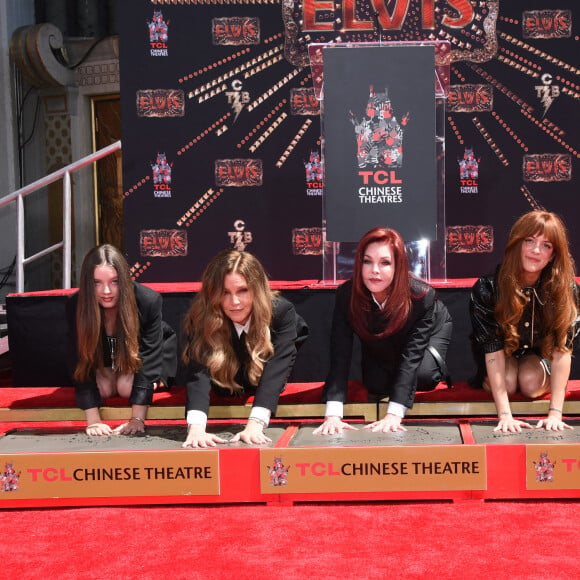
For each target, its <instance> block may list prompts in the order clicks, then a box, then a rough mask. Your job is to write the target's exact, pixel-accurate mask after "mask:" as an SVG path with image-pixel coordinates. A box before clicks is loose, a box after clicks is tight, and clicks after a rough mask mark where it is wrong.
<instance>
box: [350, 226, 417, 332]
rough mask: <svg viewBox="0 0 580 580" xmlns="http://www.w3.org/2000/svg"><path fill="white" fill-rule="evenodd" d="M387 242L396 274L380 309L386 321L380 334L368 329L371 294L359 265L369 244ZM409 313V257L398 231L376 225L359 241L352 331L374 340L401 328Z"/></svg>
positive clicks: (353, 280)
mask: <svg viewBox="0 0 580 580" xmlns="http://www.w3.org/2000/svg"><path fill="white" fill-rule="evenodd" d="M375 242H379V243H385V244H390V245H391V248H392V251H393V259H394V267H395V274H394V277H393V281H392V283H391V285H390V286H389V287H388V288H387V302H386V304H385V307H384V309H383V311H382V316H383V320H384V322H385V327H384V330H383V331H382V332H381V333H380V334H372V333H371V332H370V330H369V314H370V312H371V310H372V295H371V293H370V292H369V290H368V289H367V287H366V286H365V284H364V281H363V277H362V265H363V260H364V256H365V252H366V250H367V247H368V246H369V244H373V243H375ZM410 312H411V286H410V284H409V260H408V258H407V252H406V251H405V242H404V241H403V238H402V237H401V234H399V232H397V231H396V230H393V229H391V228H382V227H377V228H373V229H372V230H369V231H368V232H367V233H366V234H365V235H364V236H363V237H362V238H361V239H360V241H359V243H358V246H357V249H356V256H355V261H354V273H353V277H352V294H351V298H350V312H349V314H350V321H351V324H352V326H353V328H354V330H355V332H356V333H357V334H358V335H359V336H360V337H361V338H363V339H365V340H377V339H379V338H383V337H385V336H389V335H391V334H394V333H395V332H397V331H398V330H400V329H401V328H402V327H403V326H404V324H405V322H406V321H407V318H408V317H409V313H410Z"/></svg>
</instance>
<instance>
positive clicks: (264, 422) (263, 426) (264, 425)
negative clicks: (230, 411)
mask: <svg viewBox="0 0 580 580" xmlns="http://www.w3.org/2000/svg"><path fill="white" fill-rule="evenodd" d="M248 421H255V422H256V423H259V424H260V425H262V429H265V428H266V427H267V426H268V424H267V423H266V421H263V420H262V419H260V418H259V417H248Z"/></svg>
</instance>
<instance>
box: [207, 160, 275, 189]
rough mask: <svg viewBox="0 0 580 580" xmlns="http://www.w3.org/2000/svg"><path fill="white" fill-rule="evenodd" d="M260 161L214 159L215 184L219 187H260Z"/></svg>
mask: <svg viewBox="0 0 580 580" xmlns="http://www.w3.org/2000/svg"><path fill="white" fill-rule="evenodd" d="M263 177H264V176H263V173H262V160H261V159H216V161H215V183H216V185H217V186H220V187H257V186H260V185H262V180H263Z"/></svg>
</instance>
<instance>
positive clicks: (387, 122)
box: [350, 86, 409, 169]
mask: <svg viewBox="0 0 580 580" xmlns="http://www.w3.org/2000/svg"><path fill="white" fill-rule="evenodd" d="M350 117H351V122H352V124H353V125H354V132H355V134H356V144H357V153H356V156H357V161H358V166H359V167H360V168H364V167H367V166H368V165H370V166H371V167H373V168H375V169H376V168H379V167H389V168H393V167H401V166H402V165H403V131H404V129H403V127H405V126H406V125H407V123H408V122H409V113H406V114H405V115H403V118H402V119H401V122H400V123H399V122H398V121H397V118H396V117H395V114H394V112H393V108H392V105H391V100H390V99H389V91H388V89H385V92H384V93H375V90H374V88H373V87H372V86H371V87H370V90H369V100H368V103H367V108H366V112H365V115H364V117H363V118H362V120H361V121H358V120H357V118H356V117H355V115H354V114H353V113H352V112H350Z"/></svg>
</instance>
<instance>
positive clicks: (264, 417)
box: [250, 407, 271, 427]
mask: <svg viewBox="0 0 580 580" xmlns="http://www.w3.org/2000/svg"><path fill="white" fill-rule="evenodd" d="M270 415H271V413H270V409H266V407H252V410H251V411H250V417H255V418H256V419H259V420H260V421H263V422H264V423H265V427H267V426H268V423H270Z"/></svg>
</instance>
